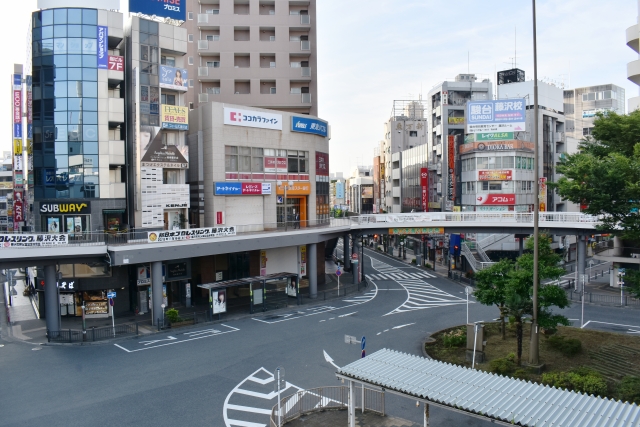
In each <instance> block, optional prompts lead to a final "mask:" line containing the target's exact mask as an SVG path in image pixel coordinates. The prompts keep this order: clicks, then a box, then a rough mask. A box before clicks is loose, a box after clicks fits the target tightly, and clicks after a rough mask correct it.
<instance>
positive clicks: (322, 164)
mask: <svg viewBox="0 0 640 427" xmlns="http://www.w3.org/2000/svg"><path fill="white" fill-rule="evenodd" d="M316 175H319V176H329V154H328V153H321V152H319V151H316Z"/></svg>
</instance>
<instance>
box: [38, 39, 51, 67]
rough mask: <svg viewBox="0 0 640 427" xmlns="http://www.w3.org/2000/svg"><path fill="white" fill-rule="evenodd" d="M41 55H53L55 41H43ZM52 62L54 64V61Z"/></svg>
mask: <svg viewBox="0 0 640 427" xmlns="http://www.w3.org/2000/svg"><path fill="white" fill-rule="evenodd" d="M41 54H42V56H48V55H53V39H49V40H42V52H41ZM51 62H52V63H53V60H52V61H51ZM43 65H44V64H43Z"/></svg>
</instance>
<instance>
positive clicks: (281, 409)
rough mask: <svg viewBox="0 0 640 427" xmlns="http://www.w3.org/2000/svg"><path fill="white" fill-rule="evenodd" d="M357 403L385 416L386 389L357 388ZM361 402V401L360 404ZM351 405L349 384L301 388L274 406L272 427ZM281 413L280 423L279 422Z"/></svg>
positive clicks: (356, 406)
mask: <svg viewBox="0 0 640 427" xmlns="http://www.w3.org/2000/svg"><path fill="white" fill-rule="evenodd" d="M354 397H355V402H354V406H355V408H357V409H362V408H363V407H364V411H371V412H375V413H377V414H380V415H382V416H384V414H385V409H384V406H385V399H384V392H382V391H378V390H373V389H370V388H366V387H361V388H358V389H357V390H355V393H354ZM358 403H359V404H358ZM348 407H349V387H346V386H332V387H319V388H312V389H309V390H300V391H298V392H297V393H294V394H292V395H290V396H287V397H284V398H282V399H280V402H279V403H276V405H275V406H274V407H273V408H272V409H271V418H270V423H269V425H270V427H280V426H282V425H285V424H286V423H288V422H289V421H293V420H295V419H296V418H299V417H300V416H302V415H305V414H310V413H313V412H322V411H326V410H343V409H347V408H348ZM278 413H280V422H281V424H278Z"/></svg>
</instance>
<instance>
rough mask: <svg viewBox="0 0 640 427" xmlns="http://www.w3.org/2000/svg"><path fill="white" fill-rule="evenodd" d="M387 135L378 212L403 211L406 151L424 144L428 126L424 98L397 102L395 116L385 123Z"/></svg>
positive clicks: (382, 149) (381, 160)
mask: <svg viewBox="0 0 640 427" xmlns="http://www.w3.org/2000/svg"><path fill="white" fill-rule="evenodd" d="M383 132H384V138H383V139H382V141H380V144H379V147H378V150H377V153H378V156H377V157H378V164H379V168H380V172H379V173H380V178H379V187H380V190H379V191H380V206H377V207H376V209H377V210H378V212H381V211H382V212H394V213H399V212H402V205H403V204H404V205H406V203H403V202H402V198H403V195H402V184H401V181H402V176H401V165H402V152H403V151H404V150H408V149H411V148H413V147H417V146H419V145H424V144H426V143H427V140H428V137H427V136H428V126H427V118H426V114H425V107H424V104H423V102H422V99H418V100H396V101H393V107H392V109H391V115H390V117H389V119H388V120H387V121H386V122H385V124H384V128H383Z"/></svg>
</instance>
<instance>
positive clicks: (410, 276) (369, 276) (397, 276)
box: [366, 271, 436, 280]
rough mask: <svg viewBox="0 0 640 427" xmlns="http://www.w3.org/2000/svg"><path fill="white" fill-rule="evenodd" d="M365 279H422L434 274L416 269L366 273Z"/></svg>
mask: <svg viewBox="0 0 640 427" xmlns="http://www.w3.org/2000/svg"><path fill="white" fill-rule="evenodd" d="M366 276H367V279H373V280H402V279H413V278H417V277H420V278H424V279H433V278H435V277H436V276H434V275H433V274H429V273H425V272H424V271H416V272H415V273H414V272H411V273H387V274H382V273H380V274H366Z"/></svg>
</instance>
